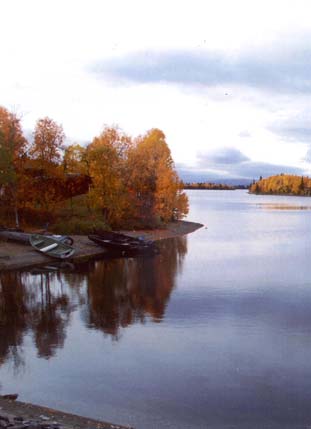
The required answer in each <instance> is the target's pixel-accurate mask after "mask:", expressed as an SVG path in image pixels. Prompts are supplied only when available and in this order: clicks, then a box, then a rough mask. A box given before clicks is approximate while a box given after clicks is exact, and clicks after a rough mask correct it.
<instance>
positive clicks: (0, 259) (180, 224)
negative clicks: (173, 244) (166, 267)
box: [0, 221, 203, 271]
mask: <svg viewBox="0 0 311 429" xmlns="http://www.w3.org/2000/svg"><path fill="white" fill-rule="evenodd" d="M202 227H203V225H202V224H200V223H196V222H189V221H177V222H171V223H169V224H168V225H166V227H165V228H159V229H154V230H135V231H120V232H122V233H125V234H128V235H129V236H132V237H141V236H143V237H144V238H145V239H146V240H153V241H159V240H164V239H167V238H174V237H179V236H183V235H186V234H190V233H192V232H194V231H196V230H197V229H199V228H202ZM72 238H73V239H74V247H75V249H76V252H75V255H74V256H73V257H72V258H70V259H66V261H68V262H73V263H79V262H86V261H88V260H92V259H98V258H100V257H104V256H107V255H108V252H107V250H106V249H103V248H101V247H99V246H98V245H96V244H95V243H93V242H92V241H90V240H89V239H88V237H87V236H86V235H72ZM51 261H54V262H55V261H57V260H56V259H52V258H50V257H48V256H45V255H43V254H42V253H39V252H37V251H36V250H34V249H33V248H32V247H31V246H27V245H25V244H19V243H13V242H9V241H0V271H9V270H16V269H22V268H31V267H34V266H38V265H44V264H47V263H49V262H51Z"/></svg>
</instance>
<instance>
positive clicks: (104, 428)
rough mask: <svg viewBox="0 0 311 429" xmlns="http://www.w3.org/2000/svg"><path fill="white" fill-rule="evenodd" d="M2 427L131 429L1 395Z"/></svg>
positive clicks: (29, 428) (27, 428)
mask: <svg viewBox="0 0 311 429" xmlns="http://www.w3.org/2000/svg"><path fill="white" fill-rule="evenodd" d="M0 427H1V428H3V429H73V428H74V429H94V428H97V429H129V428H130V426H120V425H116V424H111V423H107V422H103V421H99V420H94V419H89V418H85V417H80V416H76V415H74V414H68V413H63V412H61V411H58V410H53V409H51V408H46V407H40V406H38V405H33V404H27V403H25V402H19V401H10V400H7V399H3V398H1V397H0Z"/></svg>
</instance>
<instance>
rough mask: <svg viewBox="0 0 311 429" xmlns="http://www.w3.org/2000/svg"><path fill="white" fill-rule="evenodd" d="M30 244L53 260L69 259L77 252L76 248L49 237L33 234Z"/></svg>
mask: <svg viewBox="0 0 311 429" xmlns="http://www.w3.org/2000/svg"><path fill="white" fill-rule="evenodd" d="M29 242H30V244H31V245H32V247H33V248H34V249H36V250H37V251H38V252H41V253H43V254H45V255H48V256H51V257H52V258H57V259H68V258H70V257H71V256H72V255H73V254H74V252H75V250H74V248H73V247H72V246H70V245H69V244H66V243H64V242H63V241H60V240H57V239H56V238H54V237H52V236H48V235H41V234H31V235H30V237H29Z"/></svg>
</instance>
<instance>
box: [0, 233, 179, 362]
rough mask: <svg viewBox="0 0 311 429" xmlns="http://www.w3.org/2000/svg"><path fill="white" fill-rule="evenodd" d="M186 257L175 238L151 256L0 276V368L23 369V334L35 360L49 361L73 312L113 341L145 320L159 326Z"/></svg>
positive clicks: (162, 244) (41, 268)
mask: <svg viewBox="0 0 311 429" xmlns="http://www.w3.org/2000/svg"><path fill="white" fill-rule="evenodd" d="M186 253H187V239H186V237H179V238H176V239H174V240H165V241H163V242H162V243H161V253H160V255H158V256H156V257H147V258H144V257H141V258H136V259H132V258H124V259H114V260H100V261H95V262H94V261H93V262H89V263H85V264H81V265H79V266H76V267H73V266H68V265H66V266H64V265H62V266H56V265H51V264H50V265H47V266H45V267H39V268H36V269H33V270H31V271H30V272H5V273H0V365H1V364H3V363H4V362H6V361H11V362H13V364H14V366H15V368H16V369H18V368H19V367H21V366H22V365H23V348H22V346H23V342H24V337H25V335H26V334H27V335H31V337H32V342H33V345H34V346H35V348H36V351H37V355H38V357H40V358H46V359H49V358H51V357H53V356H55V355H56V353H57V350H58V349H59V348H62V347H64V344H65V340H66V331H67V328H68V325H69V322H70V319H71V316H72V313H73V312H74V311H76V310H78V311H79V312H80V317H81V318H82V320H83V321H84V323H85V325H86V326H87V327H88V328H90V329H96V330H100V331H102V332H103V333H104V334H105V335H108V336H111V337H112V338H113V339H114V340H118V339H119V338H120V329H121V328H125V327H127V326H129V325H131V324H133V323H136V322H140V323H144V321H145V319H146V318H147V317H149V318H150V319H151V320H153V321H154V322H160V321H161V320H162V319H163V317H164V315H165V309H166V305H167V303H168V301H169V299H170V295H171V292H172V290H173V288H174V286H175V279H176V275H177V274H178V273H179V272H180V271H181V269H182V264H183V259H184V256H185V255H186Z"/></svg>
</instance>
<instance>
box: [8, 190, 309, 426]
mask: <svg viewBox="0 0 311 429" xmlns="http://www.w3.org/2000/svg"><path fill="white" fill-rule="evenodd" d="M188 194H189V197H190V204H191V211H190V214H189V217H188V218H189V220H191V221H198V222H201V223H203V224H205V225H206V226H207V227H208V228H202V229H200V230H198V231H196V232H195V233H193V234H190V235H189V236H187V237H182V238H178V239H173V240H166V241H163V242H162V244H161V254H160V255H159V256H156V257H153V258H150V257H148V258H137V259H114V260H101V261H97V262H92V263H88V264H85V265H82V266H75V267H74V266H72V265H68V266H64V267H61V269H59V270H56V269H55V267H53V266H50V268H47V272H46V273H41V272H40V271H36V270H33V271H32V272H25V271H24V272H14V273H1V274H0V392H3V393H8V392H9V393H12V392H18V393H19V394H20V399H21V400H24V401H28V402H34V403H37V404H42V405H47V406H50V407H54V408H60V409H62V410H65V411H69V412H74V413H78V414H82V415H87V416H91V417H97V418H101V419H104V420H108V421H112V422H115V423H120V424H131V425H134V426H135V427H136V428H137V429H147V428H151V429H153V428H179V429H184V428H208V427H211V428H223V427H226V428H231V427H237V428H241V427H242V428H257V427H258V428H270V427H271V428H286V427H290V428H293V427H310V426H311V407H310V404H311V276H310V274H311V268H310V267H311V264H310V260H311V240H310V237H311V211H310V210H311V199H308V198H299V197H278V196H254V195H248V194H247V192H246V191H189V193H188ZM49 270H50V272H49Z"/></svg>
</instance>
